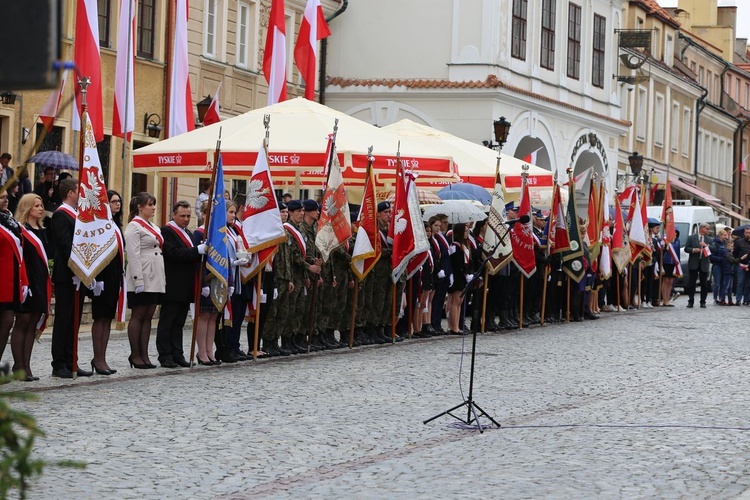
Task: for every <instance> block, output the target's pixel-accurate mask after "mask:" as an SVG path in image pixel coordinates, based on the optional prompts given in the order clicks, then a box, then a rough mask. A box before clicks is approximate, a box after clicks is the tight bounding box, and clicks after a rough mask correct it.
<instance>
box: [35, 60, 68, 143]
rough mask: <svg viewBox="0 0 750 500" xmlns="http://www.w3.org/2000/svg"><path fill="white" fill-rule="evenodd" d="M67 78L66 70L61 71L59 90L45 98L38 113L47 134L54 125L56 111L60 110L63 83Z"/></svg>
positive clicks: (63, 88)
mask: <svg viewBox="0 0 750 500" xmlns="http://www.w3.org/2000/svg"><path fill="white" fill-rule="evenodd" d="M67 78H68V70H67V69H66V70H65V71H63V74H62V77H61V78H60V88H58V89H55V90H53V91H52V93H50V95H49V97H48V98H47V102H45V103H44V106H42V110H41V111H40V112H39V120H40V121H41V122H42V125H44V128H45V129H46V130H47V132H49V131H50V130H52V125H53V124H54V123H55V118H56V117H57V110H58V109H60V102H61V101H62V96H63V91H64V90H65V81H66V80H67Z"/></svg>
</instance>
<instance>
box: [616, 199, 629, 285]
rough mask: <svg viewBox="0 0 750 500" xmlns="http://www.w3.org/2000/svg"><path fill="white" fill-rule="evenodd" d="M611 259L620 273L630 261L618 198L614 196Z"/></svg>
mask: <svg viewBox="0 0 750 500" xmlns="http://www.w3.org/2000/svg"><path fill="white" fill-rule="evenodd" d="M612 261H613V262H614V263H615V266H616V267H617V270H618V271H619V272H620V273H622V272H623V271H624V270H625V268H626V267H627V265H628V263H629V262H630V244H629V242H628V237H627V234H626V232H625V220H624V219H623V217H622V208H621V207H620V198H619V197H617V196H615V232H614V233H613V234H612Z"/></svg>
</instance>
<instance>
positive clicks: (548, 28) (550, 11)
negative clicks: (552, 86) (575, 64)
mask: <svg viewBox="0 0 750 500" xmlns="http://www.w3.org/2000/svg"><path fill="white" fill-rule="evenodd" d="M539 63H540V64H541V66H542V68H546V69H550V70H554V69H555V0H542V53H541V57H540V62H539Z"/></svg>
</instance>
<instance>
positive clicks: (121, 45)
mask: <svg viewBox="0 0 750 500" xmlns="http://www.w3.org/2000/svg"><path fill="white" fill-rule="evenodd" d="M134 33H135V1H134V0H121V2H120V22H119V24H118V27H117V60H116V61H115V105H114V110H113V113H112V135H114V136H117V137H123V138H126V139H127V140H130V134H131V132H133V130H135V109H134V108H135V98H134V93H135V86H134V84H133V81H134V77H133V59H134V58H135V36H133V34H134ZM126 134H127V137H126Z"/></svg>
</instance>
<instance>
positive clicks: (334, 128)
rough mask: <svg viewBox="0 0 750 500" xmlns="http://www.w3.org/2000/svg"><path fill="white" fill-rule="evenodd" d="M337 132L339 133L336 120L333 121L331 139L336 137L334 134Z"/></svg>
mask: <svg viewBox="0 0 750 500" xmlns="http://www.w3.org/2000/svg"><path fill="white" fill-rule="evenodd" d="M338 131H339V119H338V118H336V119H335V120H334V121H333V137H336V134H337V133H338Z"/></svg>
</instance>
